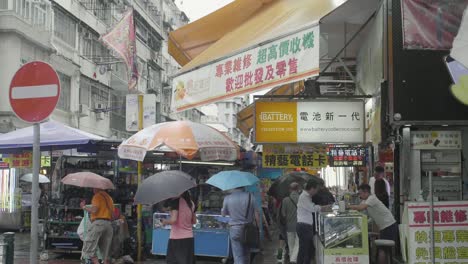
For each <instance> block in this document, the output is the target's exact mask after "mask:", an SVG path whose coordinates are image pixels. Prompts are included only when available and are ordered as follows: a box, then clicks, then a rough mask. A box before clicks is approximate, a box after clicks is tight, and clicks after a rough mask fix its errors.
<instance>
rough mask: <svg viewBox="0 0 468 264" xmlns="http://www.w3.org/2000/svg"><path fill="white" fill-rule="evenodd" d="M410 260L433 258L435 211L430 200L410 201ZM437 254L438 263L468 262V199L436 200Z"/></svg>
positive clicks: (421, 261) (428, 260)
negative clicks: (431, 209) (432, 226)
mask: <svg viewBox="0 0 468 264" xmlns="http://www.w3.org/2000/svg"><path fill="white" fill-rule="evenodd" d="M407 217H408V224H409V229H408V230H409V232H408V240H407V241H408V243H409V244H408V259H409V262H408V263H430V261H431V229H430V222H431V212H430V209H429V203H409V204H408V215H407ZM432 217H433V220H434V242H435V248H434V255H435V258H436V262H437V263H441V264H443V263H445V264H447V263H464V262H468V201H463V202H458V201H457V202H436V203H435V204H434V212H433V215H432Z"/></svg>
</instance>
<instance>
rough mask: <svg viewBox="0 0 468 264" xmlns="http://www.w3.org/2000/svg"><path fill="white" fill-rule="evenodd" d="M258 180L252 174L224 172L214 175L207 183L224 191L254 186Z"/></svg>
mask: <svg viewBox="0 0 468 264" xmlns="http://www.w3.org/2000/svg"><path fill="white" fill-rule="evenodd" d="M257 182H258V178H257V177H255V175H253V174H252V173H250V172H243V171H222V172H219V173H217V174H215V175H213V176H212V177H211V178H210V179H209V180H208V181H206V183H208V184H210V185H213V186H214V187H217V188H219V189H221V190H223V191H226V190H232V189H236V188H239V187H245V186H250V185H254V184H256V183H257Z"/></svg>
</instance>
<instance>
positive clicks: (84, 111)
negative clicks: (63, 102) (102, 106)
mask: <svg viewBox="0 0 468 264" xmlns="http://www.w3.org/2000/svg"><path fill="white" fill-rule="evenodd" d="M78 114H79V116H80V117H85V116H89V107H88V106H87V105H85V104H80V105H79V106H78Z"/></svg>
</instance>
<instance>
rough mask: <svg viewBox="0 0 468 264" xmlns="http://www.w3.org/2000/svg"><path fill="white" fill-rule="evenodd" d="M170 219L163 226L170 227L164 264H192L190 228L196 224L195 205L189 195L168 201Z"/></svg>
mask: <svg viewBox="0 0 468 264" xmlns="http://www.w3.org/2000/svg"><path fill="white" fill-rule="evenodd" d="M169 208H170V217H169V219H164V220H163V221H162V222H161V223H162V224H163V225H171V233H170V235H169V243H168V245H167V254H166V263H168V264H194V263H195V246H194V239H193V230H192V226H193V225H194V224H196V222H197V218H196V216H195V204H194V202H193V201H192V198H191V197H190V193H189V192H188V191H185V192H184V193H183V194H182V195H181V196H180V197H178V198H175V199H172V200H170V201H169Z"/></svg>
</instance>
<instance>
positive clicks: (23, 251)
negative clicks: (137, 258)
mask: <svg viewBox="0 0 468 264" xmlns="http://www.w3.org/2000/svg"><path fill="white" fill-rule="evenodd" d="M273 237H277V236H273ZM276 244H277V241H273V242H266V243H265V249H264V252H263V254H262V255H261V256H263V257H260V258H259V259H258V262H257V263H265V264H274V263H275V264H276V259H275V245H276ZM29 246H30V234H29V233H17V234H16V235H15V264H28V263H29ZM0 254H1V253H0ZM49 257H50V260H49V261H42V262H40V263H43V264H45V263H47V264H59V263H60V264H73V263H80V261H79V260H78V258H79V256H77V255H73V256H59V255H52V254H51V255H50V256H49ZM220 262H221V261H220V259H210V258H203V259H198V260H197V263H198V264H212V263H220ZM139 263H142V264H143V263H155V264H162V263H165V261H164V259H162V258H156V257H154V258H151V259H148V260H145V261H143V262H139Z"/></svg>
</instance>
